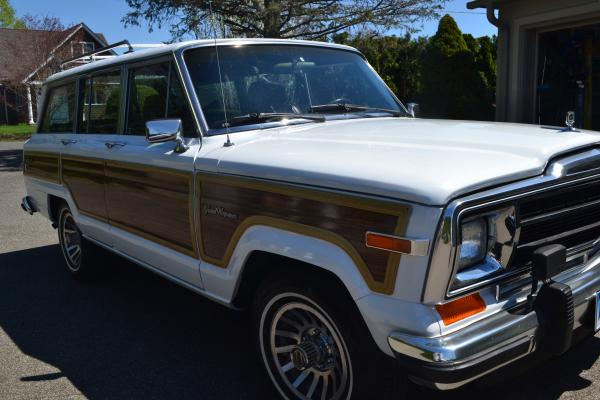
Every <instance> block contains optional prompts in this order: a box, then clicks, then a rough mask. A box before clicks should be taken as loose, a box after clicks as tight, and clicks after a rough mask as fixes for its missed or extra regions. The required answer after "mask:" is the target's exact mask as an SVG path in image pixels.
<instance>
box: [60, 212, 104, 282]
mask: <svg viewBox="0 0 600 400" xmlns="http://www.w3.org/2000/svg"><path fill="white" fill-rule="evenodd" d="M58 239H59V242H60V248H61V251H62V255H63V258H64V260H65V265H66V267H67V271H68V272H69V273H70V274H71V275H72V276H74V277H76V278H81V279H88V278H94V277H96V276H97V275H98V271H99V258H98V255H99V249H98V247H97V246H95V245H94V244H92V243H90V242H89V241H88V240H86V239H85V238H84V237H83V235H82V234H81V230H80V229H79V227H78V226H77V223H76V222H75V218H73V214H72V213H71V210H70V209H69V207H68V206H67V205H66V204H63V205H62V206H61V207H60V208H59V212H58Z"/></svg>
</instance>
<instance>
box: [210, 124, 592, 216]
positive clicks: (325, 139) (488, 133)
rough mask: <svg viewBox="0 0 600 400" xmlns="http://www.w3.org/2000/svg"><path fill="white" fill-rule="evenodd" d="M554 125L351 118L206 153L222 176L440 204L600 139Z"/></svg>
mask: <svg viewBox="0 0 600 400" xmlns="http://www.w3.org/2000/svg"><path fill="white" fill-rule="evenodd" d="M559 129H560V128H545V127H539V126H535V125H518V124H502V123H489V122H466V121H445V120H421V119H410V118H377V119H354V120H342V121H328V122H325V123H308V124H303V125H296V126H291V127H286V128H278V129H266V130H262V131H251V132H244V133H236V134H235V135H232V138H233V139H234V142H235V145H234V146H232V147H227V148H223V147H221V150H219V151H218V152H217V154H214V153H213V155H214V156H216V158H217V160H216V161H217V162H218V166H217V169H218V171H219V172H222V173H227V174H235V175H245V176H252V177H258V178H263V179H271V180H278V181H286V182H292V183H299V184H305V185H314V186H320V187H327V188H335V189H341V190H346V191H352V192H360V193H366V194H373V195H379V196H385V197H392V198H396V199H402V200H406V201H411V202H417V203H421V204H427V205H438V206H441V205H445V204H447V203H448V202H449V201H450V200H451V199H453V198H456V197H459V196H461V195H463V194H466V193H469V192H473V191H476V190H480V189H483V188H486V187H489V186H493V185H498V184H503V183H507V182H511V181H516V180H520V179H525V178H529V177H532V176H536V175H540V174H542V173H543V172H544V169H545V168H546V165H547V163H548V160H549V159H551V158H553V157H555V156H557V155H559V154H561V153H565V152H568V151H572V150H574V149H577V148H582V147H587V146H590V145H593V144H597V143H598V142H599V141H600V133H595V132H589V131H588V132H562V131H560V130H559ZM211 139H216V137H213V138H211ZM218 140H219V142H222V137H221V138H219V139H218Z"/></svg>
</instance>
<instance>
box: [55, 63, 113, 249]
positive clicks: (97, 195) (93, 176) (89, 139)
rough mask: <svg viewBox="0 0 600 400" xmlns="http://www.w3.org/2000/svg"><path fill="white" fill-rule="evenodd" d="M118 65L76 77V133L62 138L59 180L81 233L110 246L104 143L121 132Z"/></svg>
mask: <svg viewBox="0 0 600 400" xmlns="http://www.w3.org/2000/svg"><path fill="white" fill-rule="evenodd" d="M121 88H122V82H121V70H120V68H116V69H111V70H103V71H99V72H96V73H93V74H91V75H89V76H86V77H84V78H82V79H80V80H79V82H78V91H79V104H78V112H77V129H76V134H75V135H73V137H71V138H68V140H65V141H63V151H62V157H61V163H62V180H63V184H64V185H65V186H66V187H67V188H68V190H69V192H70V194H71V197H72V198H73V201H74V202H75V204H76V207H77V211H78V213H79V218H78V224H79V225H80V226H82V229H83V231H84V233H86V234H87V235H88V236H91V237H92V238H94V239H96V240H99V241H101V242H103V243H105V244H108V245H112V235H111V232H110V225H109V223H108V222H109V221H108V212H107V208H106V189H105V183H106V181H105V165H104V164H105V162H104V158H105V156H106V153H107V143H112V142H116V141H118V139H119V137H120V135H119V132H120V128H119V127H120V123H121V121H122V117H121V114H122V113H121V104H122V97H123V92H122V90H121Z"/></svg>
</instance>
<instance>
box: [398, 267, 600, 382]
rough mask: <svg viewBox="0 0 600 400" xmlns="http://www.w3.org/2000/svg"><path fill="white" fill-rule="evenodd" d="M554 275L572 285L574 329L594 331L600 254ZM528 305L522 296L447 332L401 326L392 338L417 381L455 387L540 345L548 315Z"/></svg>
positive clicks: (599, 289)
mask: <svg viewBox="0 0 600 400" xmlns="http://www.w3.org/2000/svg"><path fill="white" fill-rule="evenodd" d="M556 280H557V281H558V282H562V283H565V284H567V285H569V286H570V288H571V290H572V293H573V300H574V315H575V320H574V324H573V330H576V329H578V328H583V329H585V330H588V331H589V332H588V333H589V334H590V335H591V334H592V333H593V325H594V324H593V318H590V315H591V314H592V313H593V311H594V307H595V306H594V302H593V300H594V298H595V293H597V292H599V291H600V256H597V257H595V258H594V259H593V260H591V261H590V262H589V263H588V264H584V265H580V266H579V267H576V268H575V269H573V270H569V271H566V272H563V273H561V274H560V275H558V276H557V277H556ZM524 305H525V302H521V303H520V305H518V306H515V307H512V308H511V309H507V310H503V311H501V312H499V313H497V314H494V315H492V316H490V317H488V318H485V319H483V320H480V321H478V322H475V323H473V324H471V325H469V326H468V327H466V328H463V329H461V330H458V331H456V332H453V333H451V334H448V335H445V336H439V337H433V338H426V337H419V336H413V335H407V334H405V333H402V332H400V331H397V332H392V333H391V334H390V335H389V337H388V342H389V345H390V347H391V348H392V351H393V352H394V354H395V356H396V358H397V359H398V361H399V362H401V364H402V365H403V366H405V367H408V368H407V369H408V370H409V376H411V378H412V379H413V380H414V381H416V382H417V383H420V384H424V385H426V386H430V387H434V388H437V389H439V390H450V389H455V388H457V387H460V386H463V385H465V384H467V383H468V382H471V381H473V380H475V379H477V378H480V377H482V376H484V375H487V374H489V373H490V372H492V371H494V370H496V369H499V368H501V367H503V366H505V365H507V364H510V363H513V362H515V361H517V360H519V359H521V358H523V357H525V356H527V355H529V354H532V353H534V352H536V350H539V349H538V347H539V346H538V345H539V342H540V339H543V338H544V336H545V335H546V332H545V328H544V326H543V322H542V321H544V318H543V316H542V315H540V313H539V312H537V311H535V310H532V311H529V312H527V311H525V312H523V310H524V307H523V306H524ZM540 351H541V350H539V351H537V352H536V353H539V352H540Z"/></svg>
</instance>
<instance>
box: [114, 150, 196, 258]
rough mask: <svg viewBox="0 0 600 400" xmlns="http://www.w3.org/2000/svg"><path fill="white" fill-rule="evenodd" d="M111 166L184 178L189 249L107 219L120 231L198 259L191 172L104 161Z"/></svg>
mask: <svg viewBox="0 0 600 400" xmlns="http://www.w3.org/2000/svg"><path fill="white" fill-rule="evenodd" d="M111 166H112V167H116V168H121V169H128V170H135V171H148V172H152V173H158V174H164V175H175V176H180V177H184V178H186V179H187V181H188V193H189V194H188V221H189V227H190V242H191V244H192V247H191V248H188V247H186V246H181V245H179V244H177V243H174V242H172V241H169V240H165V239H163V238H161V237H159V236H157V235H155V234H152V233H150V232H145V231H143V230H140V229H137V228H135V227H132V226H130V225H128V224H125V223H122V222H117V221H115V220H112V219H110V218H109V223H110V224H111V225H113V226H115V227H117V228H119V229H122V230H124V231H127V232H129V233H133V234H135V235H138V236H140V237H142V238H144V239H147V240H150V241H152V242H155V243H158V244H160V245H163V246H165V247H168V248H170V249H172V250H175V251H178V252H180V253H183V254H186V255H188V256H191V257H194V258H198V257H199V254H198V246H197V243H198V241H197V240H196V229H195V228H196V227H195V225H194V198H193V196H192V194H193V193H194V188H193V183H194V181H193V173H192V172H191V171H190V172H184V171H179V170H175V169H170V168H158V167H151V166H148V165H144V164H139V163H128V162H124V161H115V160H106V161H105V167H106V168H110V167H111ZM107 206H108V205H107Z"/></svg>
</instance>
